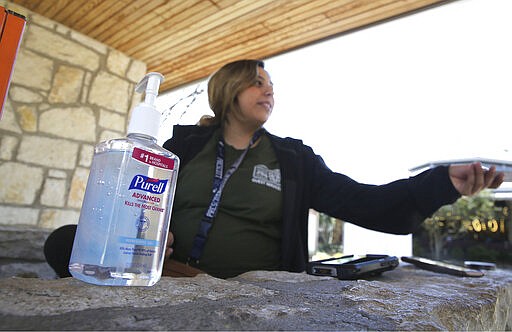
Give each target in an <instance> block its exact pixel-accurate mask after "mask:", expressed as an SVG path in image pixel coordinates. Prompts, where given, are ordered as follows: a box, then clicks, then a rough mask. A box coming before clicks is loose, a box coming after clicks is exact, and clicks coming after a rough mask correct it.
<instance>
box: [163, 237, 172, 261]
mask: <svg viewBox="0 0 512 332" xmlns="http://www.w3.org/2000/svg"><path fill="white" fill-rule="evenodd" d="M173 243H174V235H173V234H172V232H169V235H167V243H166V244H165V259H169V257H171V255H172V251H173V249H172V244H173Z"/></svg>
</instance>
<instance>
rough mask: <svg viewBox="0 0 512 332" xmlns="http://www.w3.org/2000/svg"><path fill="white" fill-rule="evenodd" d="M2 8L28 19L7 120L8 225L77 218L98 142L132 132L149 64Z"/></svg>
mask: <svg viewBox="0 0 512 332" xmlns="http://www.w3.org/2000/svg"><path fill="white" fill-rule="evenodd" d="M0 5H1V6H3V7H5V8H7V9H10V10H13V11H15V12H17V13H19V14H22V15H24V16H26V17H27V25H26V28H25V32H24V35H23V39H22V43H21V47H20V49H19V51H18V57H17V60H16V64H15V67H14V73H13V76H12V79H11V85H10V89H9V93H8V97H7V101H6V104H5V106H4V111H3V116H2V119H1V120H0V216H2V217H0V225H29V226H33V227H41V228H50V229H52V228H57V227H59V226H61V225H64V224H70V223H77V222H78V217H79V211H80V207H81V204H82V199H83V195H84V191H85V186H86V182H87V177H88V174H89V167H90V165H91V159H92V154H93V148H94V145H95V144H96V143H97V142H100V141H102V140H105V139H108V138H114V137H121V136H124V135H125V131H126V126H127V119H128V115H129V110H130V109H132V107H133V106H134V105H135V104H136V103H138V102H139V101H140V99H141V96H140V95H139V94H136V93H134V88H135V84H136V83H137V82H138V81H139V80H140V79H141V78H142V77H143V76H144V74H145V72H146V64H145V63H143V62H140V61H138V60H135V59H132V58H130V57H128V56H126V55H125V54H123V53H121V52H119V51H117V50H115V49H112V48H109V47H107V46H106V45H104V44H101V43H99V42H98V41H96V40H93V39H90V38H89V37H87V36H84V35H82V34H80V33H78V32H76V31H73V30H70V29H69V28H67V27H65V26H63V25H61V24H58V23H56V22H54V21H51V20H48V19H47V18H45V17H43V16H40V15H38V14H35V13H32V12H30V11H28V10H27V9H25V8H23V7H20V6H18V5H15V4H12V3H10V2H7V1H2V0H0Z"/></svg>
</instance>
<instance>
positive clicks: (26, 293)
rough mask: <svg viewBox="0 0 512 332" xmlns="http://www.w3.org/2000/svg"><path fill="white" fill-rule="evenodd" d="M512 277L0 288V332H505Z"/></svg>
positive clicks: (253, 275) (276, 277) (419, 273)
mask: <svg viewBox="0 0 512 332" xmlns="http://www.w3.org/2000/svg"><path fill="white" fill-rule="evenodd" d="M511 304H512V272H510V271H503V270H497V271H490V272H488V273H487V274H486V276H484V277H482V278H460V277H455V276H449V275H443V274H436V273H433V272H429V271H423V270H419V269H416V268H415V267H413V266H410V265H407V264H403V266H402V265H401V266H399V267H398V268H397V269H396V270H394V271H391V272H386V273H384V274H382V275H381V276H379V277H377V278H374V279H372V280H359V281H340V280H336V279H332V278H325V277H312V276H309V275H306V274H299V273H288V272H264V271H256V272H250V273H246V274H244V275H241V276H239V277H237V278H233V279H230V280H221V279H216V278H213V277H210V276H206V275H202V276H197V277H195V278H169V277H165V278H162V280H161V281H159V282H158V283H157V284H156V285H155V286H153V287H149V288H146V287H100V286H94V285H89V284H85V283H82V282H80V281H78V280H75V279H72V278H68V279H60V280H41V279H28V278H8V279H2V280H0V329H1V330H510V329H511V328H512V310H511V309H510V307H511Z"/></svg>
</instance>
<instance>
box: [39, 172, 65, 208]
mask: <svg viewBox="0 0 512 332" xmlns="http://www.w3.org/2000/svg"><path fill="white" fill-rule="evenodd" d="M65 202H66V180H64V179H52V178H48V179H46V181H45V183H44V187H43V192H42V194H41V204H42V205H45V206H55V207H63V206H64V203H65Z"/></svg>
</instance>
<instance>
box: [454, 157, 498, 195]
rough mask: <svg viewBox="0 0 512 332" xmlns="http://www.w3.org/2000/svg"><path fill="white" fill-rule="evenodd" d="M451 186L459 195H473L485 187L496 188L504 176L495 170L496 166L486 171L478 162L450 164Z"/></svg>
mask: <svg viewBox="0 0 512 332" xmlns="http://www.w3.org/2000/svg"><path fill="white" fill-rule="evenodd" d="M448 174H449V175H450V180H451V181H452V184H453V186H454V187H455V189H457V191H458V192H459V193H460V194H461V195H467V196H471V195H475V194H477V193H478V192H480V191H481V190H482V189H485V188H498V187H499V186H500V185H501V184H502V183H503V179H504V177H505V174H504V173H503V172H496V167H495V166H491V168H490V169H489V170H488V171H486V170H484V169H483V168H482V165H481V164H480V163H479V162H475V163H472V164H465V165H450V168H449V170H448Z"/></svg>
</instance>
